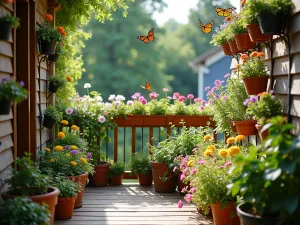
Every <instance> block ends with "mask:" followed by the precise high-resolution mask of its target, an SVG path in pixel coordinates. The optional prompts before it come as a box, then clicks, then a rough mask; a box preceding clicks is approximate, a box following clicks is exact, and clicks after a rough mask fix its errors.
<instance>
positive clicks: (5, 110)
mask: <svg viewBox="0 0 300 225" xmlns="http://www.w3.org/2000/svg"><path fill="white" fill-rule="evenodd" d="M11 104H12V101H11V100H10V99H9V100H8V99H0V115H8V114H9V113H10V109H11Z"/></svg>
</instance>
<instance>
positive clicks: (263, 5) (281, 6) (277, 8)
mask: <svg viewBox="0 0 300 225" xmlns="http://www.w3.org/2000/svg"><path fill="white" fill-rule="evenodd" d="M247 1H248V0H247ZM248 4H249V5H251V8H252V9H253V11H254V12H255V13H256V15H259V14H263V13H271V14H276V13H284V14H288V13H289V11H290V10H291V8H292V6H293V3H292V1H291V0H267V1H265V0H255V1H254V0H252V1H250V2H249V3H248ZM246 5H247V3H246V4H245V6H246Z"/></svg>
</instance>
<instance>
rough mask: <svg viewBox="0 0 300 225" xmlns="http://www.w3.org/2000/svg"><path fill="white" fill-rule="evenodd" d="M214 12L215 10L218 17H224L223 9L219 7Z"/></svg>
mask: <svg viewBox="0 0 300 225" xmlns="http://www.w3.org/2000/svg"><path fill="white" fill-rule="evenodd" d="M215 10H216V12H217V14H218V16H224V12H225V10H224V9H222V8H220V7H216V8H215Z"/></svg>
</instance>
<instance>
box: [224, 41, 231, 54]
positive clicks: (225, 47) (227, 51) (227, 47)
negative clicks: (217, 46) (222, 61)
mask: <svg viewBox="0 0 300 225" xmlns="http://www.w3.org/2000/svg"><path fill="white" fill-rule="evenodd" d="M221 46H222V48H223V52H224V54H225V55H232V52H231V49H230V46H229V43H228V42H226V43H224V44H222V45H221Z"/></svg>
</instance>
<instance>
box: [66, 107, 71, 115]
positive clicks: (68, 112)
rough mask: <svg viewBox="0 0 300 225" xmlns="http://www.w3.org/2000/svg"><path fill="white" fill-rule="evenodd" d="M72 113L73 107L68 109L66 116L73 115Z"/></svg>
mask: <svg viewBox="0 0 300 225" xmlns="http://www.w3.org/2000/svg"><path fill="white" fill-rule="evenodd" d="M72 113H73V109H72V108H71V107H69V108H66V114H68V115H72Z"/></svg>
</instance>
